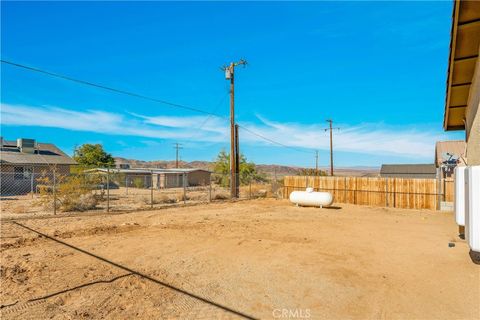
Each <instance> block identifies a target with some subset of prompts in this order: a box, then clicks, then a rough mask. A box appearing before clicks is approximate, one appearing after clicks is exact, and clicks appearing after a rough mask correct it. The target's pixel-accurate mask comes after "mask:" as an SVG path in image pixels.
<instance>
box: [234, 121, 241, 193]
mask: <svg viewBox="0 0 480 320" xmlns="http://www.w3.org/2000/svg"><path fill="white" fill-rule="evenodd" d="M238 139H239V137H238V124H235V163H236V164H235V197H236V198H238V197H239V196H240V145H239V140H238Z"/></svg>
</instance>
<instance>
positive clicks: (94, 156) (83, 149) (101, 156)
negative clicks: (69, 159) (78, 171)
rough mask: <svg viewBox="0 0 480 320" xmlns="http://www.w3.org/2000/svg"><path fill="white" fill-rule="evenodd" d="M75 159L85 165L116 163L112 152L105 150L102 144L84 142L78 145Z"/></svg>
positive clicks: (109, 165)
mask: <svg viewBox="0 0 480 320" xmlns="http://www.w3.org/2000/svg"><path fill="white" fill-rule="evenodd" d="M73 159H74V160H75V161H77V163H78V164H80V165H83V166H107V167H111V166H113V165H115V159H114V158H113V157H112V155H111V154H110V153H107V152H105V150H103V146H102V145H101V144H89V143H86V144H83V145H81V146H80V147H76V148H75V151H74V153H73Z"/></svg>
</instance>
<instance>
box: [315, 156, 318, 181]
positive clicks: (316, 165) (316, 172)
mask: <svg viewBox="0 0 480 320" xmlns="http://www.w3.org/2000/svg"><path fill="white" fill-rule="evenodd" d="M315 175H316V176H318V150H315Z"/></svg>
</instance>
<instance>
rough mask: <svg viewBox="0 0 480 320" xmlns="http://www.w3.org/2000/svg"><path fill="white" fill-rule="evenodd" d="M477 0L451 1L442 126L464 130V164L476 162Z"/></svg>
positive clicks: (479, 96) (479, 132)
mask: <svg viewBox="0 0 480 320" xmlns="http://www.w3.org/2000/svg"><path fill="white" fill-rule="evenodd" d="M479 21H480V1H464V0H462V1H458V0H457V1H455V2H454V4H453V14H452V29H451V38H450V55H449V61H448V73H447V90H446V91H447V92H446V99H445V112H444V118H443V128H444V130H446V131H450V130H465V138H466V142H467V148H466V149H467V150H466V156H467V158H468V165H480V112H479V104H480V59H479V57H478V56H479V54H480V22H479Z"/></svg>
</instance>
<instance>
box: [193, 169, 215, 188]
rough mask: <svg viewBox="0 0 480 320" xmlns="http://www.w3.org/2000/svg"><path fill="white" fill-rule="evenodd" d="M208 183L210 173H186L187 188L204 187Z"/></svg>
mask: <svg viewBox="0 0 480 320" xmlns="http://www.w3.org/2000/svg"><path fill="white" fill-rule="evenodd" d="M209 183H210V172H208V171H200V170H199V171H193V172H189V173H188V185H189V186H206V185H208V184H209Z"/></svg>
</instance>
